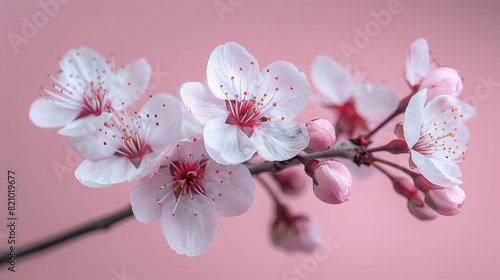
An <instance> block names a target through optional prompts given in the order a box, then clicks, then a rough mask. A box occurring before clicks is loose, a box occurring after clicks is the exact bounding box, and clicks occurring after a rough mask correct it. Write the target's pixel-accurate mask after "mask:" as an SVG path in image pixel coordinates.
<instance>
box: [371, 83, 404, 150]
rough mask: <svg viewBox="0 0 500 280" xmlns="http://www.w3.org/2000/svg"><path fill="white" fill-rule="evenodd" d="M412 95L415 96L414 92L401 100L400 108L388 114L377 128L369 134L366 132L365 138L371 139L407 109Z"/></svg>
mask: <svg viewBox="0 0 500 280" xmlns="http://www.w3.org/2000/svg"><path fill="white" fill-rule="evenodd" d="M412 96H413V93H411V94H410V95H408V96H407V97H405V98H404V99H403V100H401V101H400V102H399V105H398V108H397V109H396V110H395V111H394V112H393V113H392V114H391V115H390V116H388V117H387V118H386V119H385V120H384V121H383V122H382V123H381V124H379V125H378V126H377V127H376V128H374V129H373V130H372V131H370V132H369V133H368V134H366V135H365V139H367V140H368V139H370V138H371V137H372V136H373V135H374V134H375V133H376V132H377V131H379V130H380V129H381V128H382V127H384V126H385V125H386V124H387V123H388V122H390V121H391V120H392V119H393V118H395V117H397V116H398V115H399V114H401V113H403V112H404V111H405V110H406V107H407V106H408V102H410V99H411V97H412Z"/></svg>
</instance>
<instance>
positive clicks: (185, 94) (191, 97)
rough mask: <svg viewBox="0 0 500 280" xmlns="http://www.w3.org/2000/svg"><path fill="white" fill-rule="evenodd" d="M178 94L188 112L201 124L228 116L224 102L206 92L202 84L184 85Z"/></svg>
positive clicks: (191, 83)
mask: <svg viewBox="0 0 500 280" xmlns="http://www.w3.org/2000/svg"><path fill="white" fill-rule="evenodd" d="M180 92H181V98H182V102H184V104H185V105H186V108H187V109H188V111H189V112H191V114H193V116H195V118H196V119H198V120H199V121H200V122H202V123H203V124H205V123H207V122H209V121H210V120H212V119H215V118H217V117H220V116H224V115H225V116H227V115H228V113H227V110H226V105H225V104H224V102H225V101H223V100H220V99H218V98H216V97H215V96H214V95H213V94H212V93H211V92H206V91H205V87H204V86H203V84H202V83H196V82H190V83H185V84H183V85H182V87H181V90H180Z"/></svg>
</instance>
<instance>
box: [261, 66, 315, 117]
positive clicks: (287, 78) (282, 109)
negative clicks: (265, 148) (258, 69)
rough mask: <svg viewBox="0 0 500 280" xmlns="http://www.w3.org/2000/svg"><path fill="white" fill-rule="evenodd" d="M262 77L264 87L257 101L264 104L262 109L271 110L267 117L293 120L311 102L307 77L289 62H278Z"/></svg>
mask: <svg viewBox="0 0 500 280" xmlns="http://www.w3.org/2000/svg"><path fill="white" fill-rule="evenodd" d="M267 69H269V72H267ZM261 77H262V80H263V81H262V82H261V84H262V86H261V88H260V90H259V93H258V94H257V95H256V99H257V101H258V102H261V103H263V104H264V105H263V107H262V108H266V107H268V108H269V112H268V113H267V114H266V116H270V117H271V118H281V117H285V118H286V119H289V120H293V119H295V117H297V115H298V114H300V113H301V112H302V111H303V110H304V108H305V107H306V105H307V102H308V101H309V95H310V94H311V86H310V85H309V82H307V77H306V75H305V74H304V73H303V72H300V71H299V69H297V67H295V66H294V65H293V64H291V63H290V62H287V61H277V62H274V63H271V64H269V65H268V66H267V67H266V68H265V69H264V70H263V71H262V73H261ZM262 99H264V101H262ZM274 104H276V106H274Z"/></svg>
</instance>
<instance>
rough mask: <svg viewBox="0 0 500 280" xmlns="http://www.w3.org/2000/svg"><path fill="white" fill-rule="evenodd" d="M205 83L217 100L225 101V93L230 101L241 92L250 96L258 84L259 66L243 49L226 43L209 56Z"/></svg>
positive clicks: (232, 43) (235, 44) (234, 44)
mask: <svg viewBox="0 0 500 280" xmlns="http://www.w3.org/2000/svg"><path fill="white" fill-rule="evenodd" d="M207 81H208V87H209V88H210V90H211V91H212V92H213V93H214V94H215V96H217V98H219V99H223V100H225V99H226V95H225V93H226V92H227V93H228V96H229V98H230V99H235V95H236V94H240V95H241V94H243V91H246V92H248V93H250V94H251V93H252V92H254V91H255V89H256V86H257V85H258V84H257V83H258V82H259V64H258V63H257V60H255V58H254V57H253V56H252V55H251V54H250V53H249V52H248V51H247V50H246V49H245V48H244V47H242V46H240V45H238V44H237V43H234V42H228V43H226V44H224V45H219V46H218V47H216V48H215V49H214V50H213V51H212V53H211V54H210V58H209V59H208V65H207ZM221 85H222V87H221Z"/></svg>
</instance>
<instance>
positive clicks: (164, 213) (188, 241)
mask: <svg viewBox="0 0 500 280" xmlns="http://www.w3.org/2000/svg"><path fill="white" fill-rule="evenodd" d="M184 199H186V198H184ZM197 201H201V199H199V200H197ZM182 202H185V203H182ZM174 204H175V198H174V196H170V197H169V199H168V201H167V202H165V203H164V206H162V209H161V226H162V228H163V234H164V235H165V239H166V240H167V242H168V245H170V248H172V249H174V250H175V251H176V252H177V253H178V254H181V255H184V254H185V255H187V256H189V257H194V256H197V255H199V254H201V253H202V252H203V251H205V250H206V249H207V248H208V246H209V245H210V243H212V240H213V239H214V237H215V232H216V230H217V218H216V217H215V211H214V210H213V209H210V208H203V207H199V208H203V209H202V211H199V213H198V215H197V216H195V215H193V209H192V208H191V205H190V203H189V202H187V200H184V201H182V200H181V201H180V203H179V205H178V207H177V209H176V210H175V216H173V215H172V210H173V207H174V206H173V205H174ZM167 206H171V207H167Z"/></svg>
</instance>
